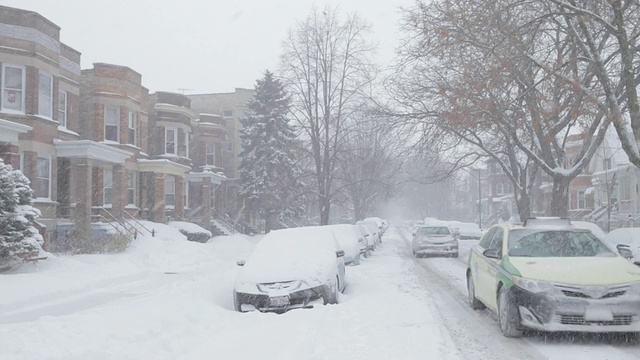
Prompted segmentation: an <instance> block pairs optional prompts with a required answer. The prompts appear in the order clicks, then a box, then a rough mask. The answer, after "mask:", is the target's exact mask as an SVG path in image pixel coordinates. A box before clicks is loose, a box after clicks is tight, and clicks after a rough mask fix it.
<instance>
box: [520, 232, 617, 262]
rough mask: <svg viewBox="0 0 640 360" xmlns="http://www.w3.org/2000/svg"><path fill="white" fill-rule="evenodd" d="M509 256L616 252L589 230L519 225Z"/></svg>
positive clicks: (591, 255)
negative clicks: (538, 227) (521, 227)
mask: <svg viewBox="0 0 640 360" xmlns="http://www.w3.org/2000/svg"><path fill="white" fill-rule="evenodd" d="M509 256H525V257H593V256H616V254H615V253H614V252H613V251H611V250H610V249H609V248H608V247H607V246H606V245H604V244H603V243H602V241H600V239H598V238H597V237H596V236H595V235H593V233H591V231H588V230H579V231H576V230H541V229H518V230H512V231H511V233H510V235H509Z"/></svg>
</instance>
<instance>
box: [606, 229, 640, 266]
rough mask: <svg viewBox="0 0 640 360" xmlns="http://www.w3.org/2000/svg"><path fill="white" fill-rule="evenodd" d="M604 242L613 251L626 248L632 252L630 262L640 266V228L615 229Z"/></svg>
mask: <svg viewBox="0 0 640 360" xmlns="http://www.w3.org/2000/svg"><path fill="white" fill-rule="evenodd" d="M604 242H605V243H606V244H607V245H609V247H611V248H613V249H618V248H619V247H626V248H627V249H628V250H629V251H631V257H630V258H629V260H631V261H632V262H634V263H636V264H638V265H640V228H621V229H615V230H613V231H611V232H610V233H608V234H607V235H605V237H604Z"/></svg>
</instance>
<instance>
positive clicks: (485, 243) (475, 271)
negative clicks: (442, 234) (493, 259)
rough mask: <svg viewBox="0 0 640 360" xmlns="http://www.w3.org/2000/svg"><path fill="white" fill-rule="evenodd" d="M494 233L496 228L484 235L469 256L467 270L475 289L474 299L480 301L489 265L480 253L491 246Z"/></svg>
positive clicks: (482, 298)
mask: <svg viewBox="0 0 640 360" xmlns="http://www.w3.org/2000/svg"><path fill="white" fill-rule="evenodd" d="M496 231H497V228H495V227H494V228H491V229H490V230H489V231H488V232H487V233H485V234H484V236H483V237H482V240H480V243H479V244H478V245H476V246H475V247H474V248H473V250H472V251H471V254H470V255H469V269H471V277H472V280H473V284H474V287H475V293H476V297H477V298H478V299H480V300H481V301H484V296H483V291H484V289H483V288H482V283H483V279H485V278H486V277H487V276H488V274H487V267H488V265H489V264H487V259H485V257H484V256H483V255H482V253H483V252H484V251H485V250H486V249H488V248H489V246H490V245H491V241H492V240H493V235H494V234H495V233H496Z"/></svg>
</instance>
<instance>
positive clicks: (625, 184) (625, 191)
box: [620, 179, 631, 201]
mask: <svg viewBox="0 0 640 360" xmlns="http://www.w3.org/2000/svg"><path fill="white" fill-rule="evenodd" d="M620 200H622V201H624V200H631V182H630V181H629V179H620Z"/></svg>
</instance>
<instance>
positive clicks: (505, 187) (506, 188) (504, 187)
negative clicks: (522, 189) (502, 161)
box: [496, 183, 511, 195]
mask: <svg viewBox="0 0 640 360" xmlns="http://www.w3.org/2000/svg"><path fill="white" fill-rule="evenodd" d="M496 190H497V194H498V195H508V194H510V193H511V184H509V183H500V184H498V185H497V189H496Z"/></svg>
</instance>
